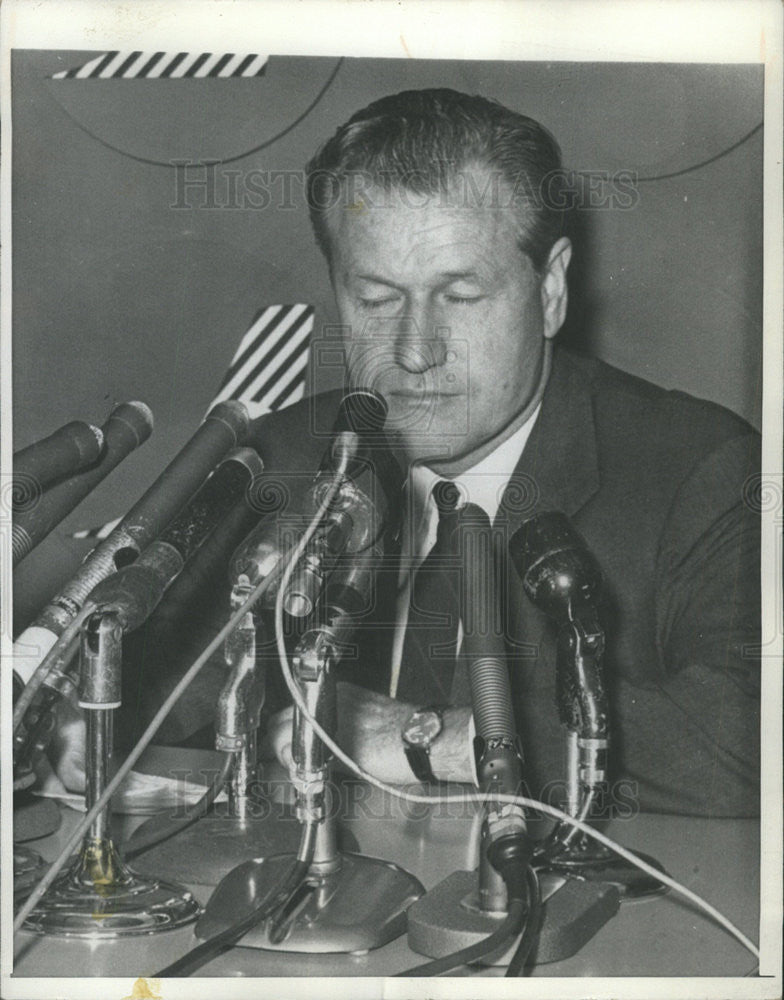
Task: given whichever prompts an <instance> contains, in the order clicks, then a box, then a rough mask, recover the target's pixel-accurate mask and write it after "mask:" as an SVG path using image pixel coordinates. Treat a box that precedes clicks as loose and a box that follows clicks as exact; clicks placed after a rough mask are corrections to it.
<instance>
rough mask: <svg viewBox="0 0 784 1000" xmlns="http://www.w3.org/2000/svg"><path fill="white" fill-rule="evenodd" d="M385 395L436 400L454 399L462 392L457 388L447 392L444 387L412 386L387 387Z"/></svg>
mask: <svg viewBox="0 0 784 1000" xmlns="http://www.w3.org/2000/svg"><path fill="white" fill-rule="evenodd" d="M385 395H387V396H397V397H398V398H400V399H414V400H427V401H430V400H432V401H433V402H435V401H436V400H439V399H452V398H454V397H455V396H460V395H461V393H460V392H456V391H455V390H451V391H449V392H447V391H446V390H444V389H433V388H430V387H428V388H425V389H411V388H394V389H387V390H386V392H385Z"/></svg>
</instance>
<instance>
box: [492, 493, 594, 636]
mask: <svg viewBox="0 0 784 1000" xmlns="http://www.w3.org/2000/svg"><path fill="white" fill-rule="evenodd" d="M509 556H510V558H511V560H512V563H513V564H514V567H515V569H516V570H517V573H518V575H519V577H520V579H521V580H522V582H523V588H524V590H525V592H526V594H527V595H528V597H529V598H530V600H531V601H532V602H533V603H534V604H535V605H536V606H537V607H539V608H541V609H542V610H543V611H544V612H545V613H546V614H548V615H550V616H551V617H553V618H557V619H559V620H562V619H563V618H565V617H568V615H569V606H570V604H571V603H572V602H573V601H575V600H578V601H584V602H592V601H593V600H594V599H595V598H596V596H597V595H598V593H599V590H600V588H601V583H602V571H601V569H600V568H599V564H598V563H597V561H596V559H595V558H594V557H593V555H592V553H591V551H590V550H589V548H588V546H587V544H586V543H585V541H584V539H583V538H582V536H581V535H580V534H579V532H577V531H576V530H575V529H574V527H573V526H572V523H571V521H569V519H568V518H567V517H566V515H565V514H562V513H560V512H559V511H546V512H543V513H541V514H537V515H536V516H535V517H532V518H531V519H530V520H528V521H526V522H525V523H524V524H523V525H521V527H520V528H518V530H517V531H516V532H515V533H514V535H513V536H512V538H511V539H510V541H509Z"/></svg>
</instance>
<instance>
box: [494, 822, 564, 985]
mask: <svg viewBox="0 0 784 1000" xmlns="http://www.w3.org/2000/svg"><path fill="white" fill-rule="evenodd" d="M572 829H574V827H572ZM525 881H526V885H527V887H528V916H527V917H526V920H525V928H524V929H523V936H522V937H521V938H520V943H519V944H518V945H517V948H516V949H515V953H514V955H512V958H511V961H510V962H509V965H508V966H507V969H506V972H505V973H504V976H505V977H506V978H511V977H514V976H523V975H525V966H526V962H527V961H528V958H529V956H530V954H531V950H532V948H533V946H534V943H535V942H536V939H537V937H538V936H539V924H540V923H541V920H542V893H541V890H540V888H539V876H538V875H537V874H536V871H535V870H534V869H533V868H532V867H531V866H530V865H529V866H528V870H527V871H526V873H525Z"/></svg>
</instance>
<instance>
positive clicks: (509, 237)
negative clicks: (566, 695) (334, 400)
mask: <svg viewBox="0 0 784 1000" xmlns="http://www.w3.org/2000/svg"><path fill="white" fill-rule="evenodd" d="M559 168H560V162H559V153H558V148H557V145H556V143H555V142H554V140H553V139H552V137H551V136H550V135H549V134H548V133H547V132H546V131H545V130H544V129H543V128H542V127H541V126H540V125H539V124H538V123H536V122H534V121H532V120H531V119H528V118H525V117H523V116H521V115H517V114H515V113H513V112H511V111H508V110H507V109H505V108H503V107H501V106H500V105H497V104H495V103H493V102H490V101H486V100H484V99H482V98H474V97H468V96H466V95H462V94H457V93H455V92H453V91H445V90H431V91H411V92H406V93H403V94H398V95H394V96H391V97H388V98H384V99H382V100H380V101H377V102H375V103H374V104H372V105H370V106H369V107H368V108H366V109H364V110H362V111H360V112H358V113H357V114H355V115H354V116H353V118H352V119H351V120H350V121H349V122H348V123H347V124H346V125H344V126H343V127H341V128H340V129H338V131H337V133H336V134H335V136H334V137H333V138H332V139H330V140H329V142H327V143H326V145H325V146H324V147H323V148H322V150H321V151H320V152H319V153H318V154H317V156H316V157H315V158H314V160H313V161H312V162H311V164H310V165H309V168H308V174H309V183H308V193H309V198H310V211H311V219H312V222H313V226H314V231H315V234H316V238H317V240H318V242H319V244H320V246H321V248H322V250H323V251H324V254H325V257H326V260H327V264H328V267H329V271H330V276H331V280H332V285H333V288H334V292H335V297H336V301H337V305H338V309H339V312H340V317H341V320H342V323H343V330H344V347H345V357H346V364H347V369H348V373H349V381H350V384H351V385H353V386H366V387H372V388H375V389H376V390H378V391H379V392H381V393H382V394H383V395H384V397H385V398H386V400H387V401H388V403H389V417H388V421H387V430H388V432H389V434H390V438H391V441H392V444H393V447H394V449H395V451H396V453H397V455H398V457H399V459H400V460H401V463H402V465H403V466H404V468H407V469H408V478H407V483H406V487H405V489H404V493H403V498H402V501H401V502H402V505H403V511H404V515H405V516H404V519H403V522H404V523H403V529H402V549H403V552H402V556H403V558H402V560H401V559H400V557H398V561H397V563H396V564H395V565H396V566H397V587H396V588H395V587H393V586H389V585H387V587H386V589H384V588H383V587H382V586H379V588H378V591H377V593H378V594H379V595H380V596H379V599H378V600H377V601H376V606H375V608H374V609H373V611H372V614H371V617H370V618H369V620H368V622H367V624H366V627H365V628H364V629H362V628H361V629H360V633H359V639H358V647H359V654H358V657H357V659H356V661H355V663H354V669H353V671H352V670H351V668H350V667H346V668H345V672H344V674H343V676H344V677H345V676H347V675H348V674H350V676H352V678H353V679H354V680H355V681H358V682H359V683H354V684H352V683H345V682H344V683H343V684H341V685H340V688H339V690H340V700H339V708H340V710H339V718H340V722H339V738H340V739H341V740H342V741H343V742H344V744H345V746H346V749H348V750H349V752H351V753H352V754H353V755H354V756H355V757H356V759H357V760H358V761H359V762H360V763H361V764H362V765H363V766H364V767H366V768H367V769H369V770H370V771H372V772H374V773H376V774H377V775H379V776H380V777H383V778H386V779H387V780H389V781H397V782H404V781H410V780H412V779H413V777H414V774H412V771H411V766H410V760H409V756H407V754H406V746H405V743H404V739H403V738H402V737H401V733H404V732H405V730H406V726H407V725H409V724H411V719H412V716H413V714H414V713H415V712H416V711H417V710H418V709H419V710H425V713H428V712H430V713H431V714H432V711H431V710H432V709H433V708H434V707H436V708H437V709H438V713H437V714H438V715H440V720H437V721H436V723H435V730H434V731H435V732H436V735H435V737H434V738H433V739H432V743H431V745H429V746H427V747H426V750H427V753H428V758H429V759H428V761H427V762H426V765H427V764H429V766H430V771H431V775H430V776H429V777H431V778H432V777H434V778H436V779H447V778H449V779H453V780H470V779H471V775H472V769H471V754H470V722H471V713H470V708H469V707H468V700H467V695H466V690H467V689H466V685H465V679H464V678H463V677H461V673H460V664H459V657H458V658H457V660H458V663H457V666H455V663H454V658H453V659H452V663H449V662H445V660H448V659H449V657H448V656H447V657H444V656H441V657H440V658H437V657H434V656H433V655H432V652H433V649H434V636H433V634H432V633H431V632H430V631H428V630H426V629H423V628H421V629H419V639H420V641H419V642H417V638H418V637H417V634H416V632H417V626H416V622H418V621H419V618H418V612H419V611H421V610H422V609H421V608H415V605H416V598H415V595H416V587H417V584H416V575H417V572H418V570H419V567H420V566H421V564H422V563H423V561H424V559H425V558H426V556H427V553H428V551H429V550H430V548H431V547H432V545H433V544H434V541H435V538H436V534H437V521H438V511H437V504H436V501H435V498H434V496H433V494H432V488H433V485H434V484H435V483H436V482H437V481H438V480H446V481H451V482H453V483H455V484H456V485H457V487H458V489H459V491H460V492H461V493H462V494H463V496H464V498H465V499H468V500H469V501H471V502H474V503H477V504H479V506H482V507H483V508H484V509H485V510H486V511H487V513H488V515H489V516H490V518H491V519H492V520H493V522H494V527H495V528H497V529H502V531H503V533H504V536H505V537H506V538H508V537H510V536H511V534H512V533H513V532H514V530H515V529H516V528H517V527H518V526H519V525H520V524H521V523H522V521H524V520H525V519H526V518H528V517H531V516H533V515H534V514H535V513H536V512H538V511H540V510H548V509H549V510H559V511H561V512H563V513H564V514H566V515H567V516H568V517H570V518H571V519H572V521H573V523H574V525H575V526H576V527H577V529H578V530H579V531H580V532H581V533H582V534H583V536H584V537H585V539H586V540H587V542H588V545H589V547H590V548H591V549H592V551H593V553H594V555H595V556H596V558H597V559H598V561H599V564H600V565H601V567H602V569H603V571H604V575H605V585H604V593H603V600H602V607H601V613H602V618H603V622H604V625H605V630H606V633H607V653H606V657H605V667H606V672H607V677H608V682H609V688H610V693H611V700H612V706H613V719H612V723H613V750H612V754H613V761H614V773H615V778H616V780H618V779H621V780H622V782H623V784H621V785H616V790H617V794H618V795H619V796H621V797H623V796H626V797H627V799H634V800H636V804H637V805H640V806H641V807H642V808H650V809H659V810H664V811H680V812H690V813H701V814H708V815H746V814H753V813H754V812H755V811H756V810H757V808H758V767H759V765H758V760H759V729H758V726H759V717H758V707H759V706H758V703H759V665H758V661H756V660H755V659H754V656H755V645H758V643H759V639H758V626H759V584H758V564H759V536H758V526H757V523H756V518H755V515H754V513H753V511H752V510H750V509H749V507H748V505H746V504H744V502H743V494H742V490H743V484H744V482H746V480H747V479H748V477H749V476H751V475H752V474H754V473H755V472H756V471H758V469H759V452H758V441H757V439H756V436H755V434H754V433H753V431H752V430H751V429H750V428H749V427H748V425H746V424H745V423H744V422H743V421H742V420H740V419H739V418H737V417H735V416H734V415H732V414H731V413H729V412H728V411H726V410H724V409H722V408H721V407H718V406H716V405H713V404H709V403H706V402H703V401H700V400H696V399H693V398H690V397H688V396H686V395H685V394H682V393H678V392H665V391H664V390H661V389H659V388H657V387H655V386H653V385H651V384H649V383H646V382H643V381H642V380H639V379H636V378H633V377H631V376H629V375H626V374H624V373H622V372H619V371H617V370H614V369H612V368H610V367H609V366H607V365H604V364H602V363H600V362H598V361H592V360H588V359H586V358H582V357H579V356H576V355H573V354H570V353H568V352H566V351H563V350H556V351H553V342H554V338H555V336H556V334H557V333H558V330H559V329H560V327H561V325H562V323H563V321H564V317H565V313H566V306H567V280H566V279H567V268H568V264H569V259H570V254H571V245H570V243H569V240H568V239H567V238H566V237H565V236H564V235H563V231H562V218H561V214H560V212H559V211H558V205H559V204H562V202H561V201H560V200H559V198H558V196H557V181H558V177H559ZM306 412H307V413H308V414H309V417H307V418H306ZM312 413H313V410H312V404H308V403H307V401H306V403H305V404H303V405H302V406H301V407H300V411H299V412H298V411H297V410H296V409H294V410H292V411H290V412H288V413H285V414H280V415H276V416H273V417H269V418H265V419H264V420H262V421H261V422H260V423H259V425H258V427H257V431H256V432H257V437H258V441H259V449H260V451H261V453H262V454H265V450H269V448H270V447H272V448H273V450H274V451H275V452H276V453H278V454H279V457H280V462H281V467H283V468H285V467H286V466H287V464H288V463H289V462H290V461H291V460H290V459H287V457H286V456H290V455H292V454H294V453H295V451H294V452H293V451H292V448H293V447H294V444H295V442H297V441H299V442H300V452H301V441H302V431H303V429H304V421H305V420H306V419H309V420H310V421H311V422H310V424H309V425H308V426H313V423H312ZM324 426H326V423H325V424H324ZM273 441H277V442H278V444H277V445H273ZM281 442H282V445H281ZM267 465H268V468H270V467H271V465H270V462H269V461H268V463H267ZM501 548H502V549H505V546H502V547H501ZM502 558H503V555H502ZM502 574H503V579H504V580H505V581H506V587H505V591H504V616H505V623H504V624H505V635H506V649H507V656H508V663H509V667H510V674H511V681H512V687H513V691H514V700H515V706H514V707H515V711H516V713H517V716H518V723H519V728H520V732H521V738H522V741H523V746H524V749H525V758H526V777H527V780H528V782H529V787H530V788H531V790H532V791H534V792H542V791H543V790H544V791H545V792H546V791H547V788H548V786H551V783H556V784H557V783H558V779H559V778H562V776H563V775H564V774H565V752H564V748H565V740H564V732H563V730H562V729H561V728H560V726H559V724H558V716H557V712H556V708H555V632H554V627H553V625H552V624H551V623H550V622H548V620H547V619H546V618H545V616H544V615H543V613H542V612H541V611H539V610H538V609H536V608H534V607H533V605H532V604H531V603H530V601H528V600H527V599H526V597H525V596H524V594H523V592H522V588H521V586H520V583H519V581H518V580H517V579H516V575H515V574H514V573H513V572H511V571H509V569H508V567H504V568H503V570H502ZM387 582H388V581H387ZM412 618H413V619H416V621H415V624H414V625H412ZM453 631H454V630H453ZM368 638H370V639H372V640H373V641H371V642H370V644H369V645H368V642H367V640H368ZM437 638H438V637H437V636H436V639H437ZM441 639H442V640H443V641H442V642H441V643H439V642H438V641H436V642H435V646H436V647H438V646H440V647H442V648H444V647H446V646H448V644H449V642H450V641H452V642H456V641H457V637H456V636H455V635H454V634H452V635H451V636H450V635H449V634H448V630H446V631H444V632H443V634H442V636H441ZM423 643H424V645H425V648H424V649H423V648H422V646H423ZM454 650H455V651H457V646H456V645H455V646H454ZM363 651H364V656H363ZM421 719H422V716H421V714H419V715H417V717H416V718H414V724H416V723H417V722H418V721H421ZM439 722H440V729H439ZM289 740H290V716H289V714H288V713H286V712H284V713H282V714H281V715H280V716H279V717H278V718H277V720H276V721H274V722H273V725H272V730H271V743H272V745H273V747H274V748H275V750H276V752H277V754H278V756H280V757H281V759H283V760H287V759H288V742H289ZM418 776H419V775H418ZM611 795H612V791H611Z"/></svg>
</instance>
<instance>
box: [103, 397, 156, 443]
mask: <svg viewBox="0 0 784 1000" xmlns="http://www.w3.org/2000/svg"><path fill="white" fill-rule="evenodd" d="M109 420H111V421H114V422H115V423H122V424H125V426H126V427H127V428H128V429H129V430H130V431H131V433H132V435H133V436H134V438H135V440H136V446H137V447H138V445H140V444H144V442H145V441H146V440H147V438H148V437H149V436H150V434H152V428H153V423H154V421H153V416H152V410H151V409H150V408H149V406H148V405H147V404H146V403H142V402H140V401H139V400H138V399H137V400H133V401H132V402H130V403H118V404H117V406H115V407H114V408H113V410H112V412H111V413H110V414H109ZM104 431H105V428H104Z"/></svg>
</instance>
